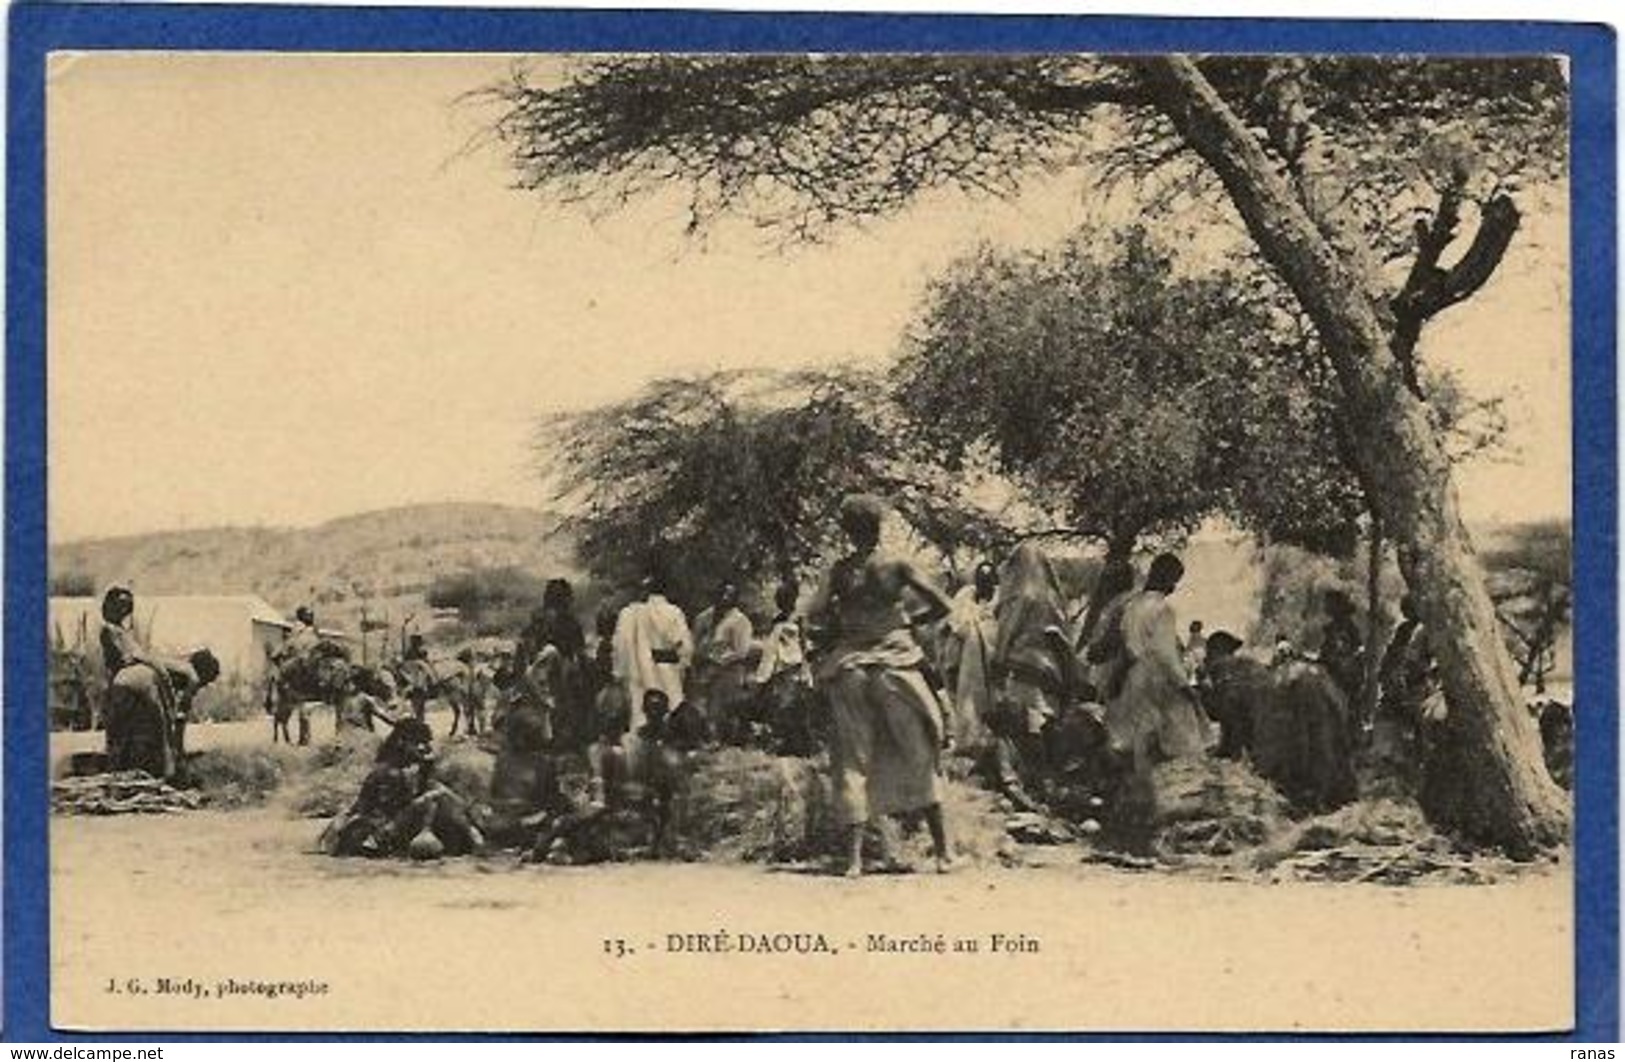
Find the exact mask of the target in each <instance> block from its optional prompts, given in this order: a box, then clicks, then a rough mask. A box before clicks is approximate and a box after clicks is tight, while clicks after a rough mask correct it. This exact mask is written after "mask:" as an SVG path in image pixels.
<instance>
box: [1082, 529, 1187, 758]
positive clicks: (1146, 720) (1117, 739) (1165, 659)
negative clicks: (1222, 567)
mask: <svg viewBox="0 0 1625 1062" xmlns="http://www.w3.org/2000/svg"><path fill="white" fill-rule="evenodd" d="M1184 574H1185V565H1184V564H1183V563H1182V562H1181V561H1180V559H1179V558H1178V557H1176V556H1174V555H1173V554H1172V553H1163V554H1160V555H1159V556H1157V558H1156V559H1155V560H1153V561H1152V562H1151V568H1150V570H1149V571H1148V572H1147V573H1146V577H1145V588H1144V589H1143V590H1141V591H1139V592H1138V593H1136V594H1134V595H1133V596H1131V597H1130V598H1128V600H1127V601H1126V602H1124V604H1123V607H1122V614H1121V618H1120V619H1119V620H1118V624H1119V626H1120V627H1121V631H1122V649H1121V652H1122V658H1121V662H1122V670H1121V680H1120V689H1119V690H1118V691H1117V692H1116V694H1115V695H1113V696H1111V697H1110V699H1109V700H1108V702H1107V706H1106V730H1107V733H1108V734H1109V735H1110V739H1111V743H1112V748H1113V749H1115V750H1117V751H1118V752H1120V753H1126V754H1129V755H1131V756H1132V758H1133V762H1134V768H1135V770H1136V771H1140V770H1147V769H1149V767H1150V765H1151V763H1152V762H1154V761H1155V760H1157V759H1185V758H1190V757H1196V756H1201V755H1202V754H1203V752H1204V751H1205V750H1206V747H1207V734H1206V729H1205V727H1204V725H1203V723H1202V720H1201V717H1200V716H1199V714H1198V712H1197V705H1196V699H1195V696H1194V695H1193V694H1192V691H1191V688H1190V684H1189V681H1188V677H1187V675H1186V673H1185V661H1184V658H1183V656H1182V654H1181V653H1180V649H1179V625H1178V621H1177V620H1176V618H1175V616H1174V609H1173V606H1172V605H1170V604H1169V603H1168V596H1169V595H1170V594H1172V593H1173V592H1174V590H1175V588H1176V587H1178V586H1179V580H1180V579H1181V578H1183V577H1184Z"/></svg>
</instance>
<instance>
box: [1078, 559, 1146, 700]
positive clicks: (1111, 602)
mask: <svg viewBox="0 0 1625 1062" xmlns="http://www.w3.org/2000/svg"><path fill="white" fill-rule="evenodd" d="M1134 580H1135V574H1134V566H1133V565H1132V564H1130V563H1129V562H1128V561H1126V560H1118V559H1112V560H1108V561H1107V562H1106V565H1105V567H1104V568H1102V569H1101V572H1100V577H1099V579H1098V580H1097V581H1096V582H1095V590H1094V593H1093V594H1092V595H1091V599H1090V603H1089V616H1088V618H1087V619H1086V620H1085V621H1084V626H1083V633H1082V634H1081V635H1079V638H1078V642H1079V646H1078V647H1079V649H1080V650H1081V651H1082V652H1083V654H1084V659H1085V660H1086V661H1087V662H1088V665H1089V684H1090V685H1091V686H1092V687H1094V690H1095V695H1096V697H1098V698H1099V699H1100V700H1102V701H1110V700H1111V699H1112V697H1114V696H1116V694H1117V692H1118V690H1119V689H1120V688H1121V687H1122V684H1123V676H1124V673H1125V671H1126V667H1127V659H1126V658H1125V656H1124V654H1123V608H1124V606H1125V605H1127V604H1128V602H1129V598H1131V597H1133V596H1134Z"/></svg>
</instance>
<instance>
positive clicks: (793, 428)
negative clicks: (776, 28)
mask: <svg viewBox="0 0 1625 1062" xmlns="http://www.w3.org/2000/svg"><path fill="white" fill-rule="evenodd" d="M1572 75H1573V71H1572V69H1571V63H1570V62H1569V60H1568V59H1566V58H1565V57H1563V56H1561V55H1543V54H1505V55H1501V54H1496V55H1489V54H1476V55H1474V54H1463V55H1422V54H1418V55H1405V56H1402V55H1391V54H1390V55H1376V54H1347V53H1345V54H1330V53H1321V52H1307V51H1306V52H1302V53H1298V54H1287V53H1282V52H1279V51H1276V52H1272V53H1270V54H1263V53H1259V54H1247V53H1241V52H1237V53H1223V52H1221V53H1217V54H1208V53H1204V54H1186V53H1167V54H1160V53H1145V52H1142V53H1135V54H1114V53H1111V52H1101V53H1092V52H1074V51H1044V52H1039V51H1025V52H1010V51H1002V52H995V51H988V52H971V51H966V52H963V53H944V52H941V51H933V52H929V53H928V52H923V51H894V52H891V53H886V54H881V53H869V54H864V53H861V52H799V51H798V52H786V51H765V50H762V49H755V50H752V51H747V52H739V51H733V52H732V53H729V54H723V53H721V52H699V51H695V52H681V51H679V52H658V53H657V52H649V51H632V50H621V51H595V52H591V53H589V52H585V51H583V52H571V53H540V52H535V53H529V52H527V53H505V54H496V53H489V54H487V53H478V54H476V53H464V54H452V53H435V52H405V51H399V52H375V53H371V54H363V53H360V52H332V53H314V52H303V53H296V52H274V51H230V52H226V51H219V52H208V51H167V50H140V51H136V50H131V51H116V50H99V51H56V52H53V53H52V54H50V55H49V56H48V59H47V62H46V65H45V89H44V91H45V99H44V116H45V127H44V129H45V144H46V146H47V150H46V151H45V155H44V165H45V171H44V177H45V180H44V191H45V221H46V228H45V234H44V239H45V247H46V259H45V261H46V266H45V298H46V315H45V329H46V331H45V344H46V346H45V365H44V369H45V382H44V402H45V405H44V416H45V422H46V436H45V438H46V443H45V445H46V469H45V477H46V488H47V490H46V498H45V506H46V518H47V527H46V532H47V535H48V561H47V572H46V573H45V574H46V576H47V577H48V582H49V588H48V608H47V609H44V610H42V612H43V613H44V615H45V620H46V623H47V625H48V631H47V641H48V646H49V652H48V656H49V660H48V690H49V697H48V703H47V704H43V705H38V706H37V708H36V706H33V705H29V706H19V705H17V704H15V703H13V704H11V705H9V708H10V710H11V711H12V712H14V713H15V712H17V711H19V710H23V709H24V708H26V709H29V710H38V711H40V712H44V713H48V728H49V736H48V754H49V825H48V849H49V852H48V880H49V926H48V935H49V956H50V978H49V993H50V1021H51V1023H52V1025H53V1026H54V1027H56V1028H58V1029H62V1030H70V1031H108V1030H126V1031H140V1030H170V1031H195V1032H209V1031H213V1032H230V1031H259V1032H273V1033H274V1032H360V1031H396V1032H458V1031H466V1032H490V1033H495V1032H515V1033H550V1032H551V1033H560V1032H579V1033H590V1034H603V1033H617V1032H632V1033H638V1032H699V1033H723V1032H775V1031H777V1032H794V1031H817V1030H823V1031H831V1030H845V1031H851V1032H858V1033H861V1032H888V1031H890V1032H899V1031H926V1032H929V1031H939V1032H948V1031H959V1032H967V1033H974V1032H1015V1031H1029V1032H1033V1031H1036V1032H1043V1031H1056V1032H1107V1031H1115V1032H1154V1031H1159V1030H1160V1031H1182V1032H1206V1033H1238V1032H1239V1033H1262V1032H1298V1033H1303V1032H1342V1033H1347V1032H1399V1033H1420V1032H1467V1033H1480V1034H1511V1033H1540V1032H1561V1031H1563V1030H1567V1029H1571V1028H1573V1027H1574V1025H1575V1021H1576V995H1577V990H1580V989H1577V984H1576V976H1575V954H1576V943H1577V942H1576V924H1577V923H1576V908H1575V863H1576V849H1575V844H1574V824H1575V818H1576V810H1577V809H1576V799H1575V792H1576V787H1575V773H1576V772H1575V763H1576V740H1575V734H1576V725H1575V720H1576V716H1577V714H1580V713H1585V712H1599V711H1612V710H1613V707H1612V705H1609V704H1587V705H1579V704H1577V703H1576V697H1575V689H1576V670H1577V663H1576V655H1577V654H1576V637H1575V634H1576V632H1575V618H1576V614H1577V611H1578V610H1577V608H1576V595H1577V594H1580V595H1585V594H1587V593H1591V592H1602V593H1608V594H1611V593H1612V590H1611V588H1592V587H1577V586H1576V577H1575V562H1574V550H1575V535H1574V516H1573V514H1574V511H1575V492H1576V490H1584V489H1585V488H1584V486H1583V485H1577V483H1576V476H1575V471H1574V438H1575V436H1574V416H1573V412H1574V411H1573V406H1572V403H1571V385H1572V384H1573V382H1574V375H1573V371H1572V369H1573V360H1572V358H1571V338H1572V337H1571V323H1570V322H1571V296H1572V285H1571V280H1572V277H1573V272H1574V271H1573V268H1572V266H1571V257H1572V255H1571V244H1570V236H1571V211H1570V202H1571V189H1570V176H1571V153H1572V146H1571V103H1572V99H1571V79H1572ZM9 655H10V654H9V653H8V657H9ZM1580 666H1581V667H1584V666H1585V661H1584V659H1583V654H1582V660H1581V663H1580ZM1582 685H1584V684H1583V683H1582ZM9 722H10V721H9V720H8V723H9ZM1582 729H1583V728H1582ZM1582 759H1583V757H1582ZM17 783H18V779H17V778H16V777H13V778H12V779H11V784H13V785H15V784H17ZM41 784H43V783H41Z"/></svg>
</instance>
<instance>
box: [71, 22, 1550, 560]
mask: <svg viewBox="0 0 1625 1062" xmlns="http://www.w3.org/2000/svg"><path fill="white" fill-rule="evenodd" d="M508 63H509V60H508V59H505V58H501V57H489V56H487V57H458V56H413V57H398V56H396V57H377V56H367V57H363V56H332V57H309V56H302V57H280V56H270V55H235V56H197V55H193V56H182V57H174V56H159V55H134V54H132V55H118V54H98V55H92V56H58V57H56V61H55V63H54V64H53V68H52V70H53V73H52V77H51V87H50V95H49V100H48V107H49V111H48V113H49V127H48V141H47V153H48V165H49V212H50V239H49V249H48V254H49V268H50V274H49V288H50V295H49V300H50V301H49V311H48V312H49V343H50V352H49V357H50V365H49V369H50V384H49V410H48V416H49V424H50V483H49V487H50V519H51V534H52V537H53V538H54V539H67V538H77V537H83V536H88V535H109V534H120V533H130V532H140V531H148V530H155V529H160V528H173V527H200V526H212V525H219V524H307V523H313V522H317V521H320V520H324V519H328V518H330V517H334V516H339V515H343V514H346V513H351V512H357V511H361V510H366V509H373V508H378V507H383V506H390V505H399V504H404V503H410V502H427V501H444V500H452V499H457V500H488V501H503V502H513V503H520V504H543V503H545V500H546V499H545V498H544V497H543V496H542V493H541V491H540V489H539V487H538V486H537V484H536V480H535V477H534V475H533V474H532V473H531V471H530V470H529V460H530V458H529V453H528V449H527V443H528V438H529V435H530V432H531V428H532V425H533V424H534V422H535V420H536V418H537V416H538V414H540V413H542V412H545V411H549V410H556V409H564V408H575V407H581V406H586V405H592V404H595V403H598V402H602V401H605V400H609V399H614V398H618V397H622V396H623V395H625V394H626V393H628V392H629V391H630V390H631V389H633V388H635V387H636V386H637V384H638V383H639V382H640V381H642V380H644V379H647V378H648V377H649V376H651V375H655V374H667V373H681V372H689V371H696V370H708V369H715V368H722V367H729V366H741V365H753V366H793V365H801V364H809V363H817V362H831V361H840V360H850V359H873V358H881V357H886V356H888V355H889V354H890V353H891V352H892V351H893V350H894V349H895V346H896V342H897V337H898V335H899V333H900V332H901V330H902V329H903V327H904V326H905V325H906V323H907V321H908V320H909V317H910V315H911V313H912V311H913V309H914V308H915V306H916V305H917V302H918V299H919V297H920V294H921V290H922V287H923V284H924V283H925V281H926V279H927V278H928V277H929V275H930V274H931V273H932V272H934V271H936V270H938V269H940V268H941V267H942V266H943V265H944V264H946V263H947V262H948V261H950V260H951V259H952V258H953V257H955V256H956V255H957V254H959V253H962V252H963V251H965V250H967V249H968V248H969V247H970V246H971V245H973V244H974V243H975V242H976V241H978V240H980V239H984V238H986V239H993V240H997V241H1000V242H1007V243H1047V242H1051V241H1053V240H1055V239H1058V238H1060V237H1061V236H1063V235H1064V234H1065V233H1066V232H1067V231H1068V230H1069V229H1070V228H1072V227H1074V226H1076V225H1077V224H1078V223H1079V222H1081V221H1083V220H1084V219H1085V218H1086V217H1087V216H1089V213H1090V205H1089V203H1088V202H1087V200H1086V199H1085V197H1084V192H1083V190H1082V189H1081V188H1080V186H1079V182H1077V181H1076V180H1072V181H1067V180H1052V181H1044V182H1035V183H1034V185H1033V187H1032V190H1031V191H1030V192H1029V193H1028V194H1026V195H1024V196H1023V197H1022V198H1021V199H1019V200H1017V201H1016V202H1013V203H985V202H975V201H967V200H964V199H962V198H958V197H954V196H940V197H934V198H931V199H929V200H927V201H925V202H923V203H922V204H920V205H919V206H918V207H917V208H915V209H913V210H911V211H910V212H909V213H908V214H905V215H903V216H902V217H900V218H898V219H896V220H893V221H887V222H883V223H877V224H875V225H873V226H871V227H870V228H869V229H867V230H866V231H863V232H853V231H846V232H842V233H838V234H837V235H836V238H835V239H834V241H833V242H832V243H831V244H830V245H828V246H824V247H818V248H812V249H806V250H799V251H796V252H793V253H791V254H787V255H782V254H776V253H774V252H773V251H772V250H771V248H770V247H769V246H768V245H766V244H765V243H764V242H763V241H762V240H761V239H760V238H759V237H758V236H757V235H756V234H755V233H753V232H752V231H751V229H750V228H749V227H748V226H747V225H744V224H739V225H729V226H727V227H725V228H723V229H720V230H718V231H716V232H715V233H713V234H712V235H711V236H710V238H709V239H708V241H707V242H706V244H705V245H704V246H703V247H697V246H695V245H693V244H692V243H690V242H687V241H685V239H684V237H683V234H682V223H683V220H684V218H683V215H682V212H681V210H680V204H678V203H677V202H675V201H657V202H653V203H649V204H645V205H641V206H639V207H637V208H635V209H634V210H632V211H631V212H629V213H627V214H624V215H618V216H616V217H614V218H611V219H607V220H604V221H600V222H598V223H594V222H592V221H590V220H588V219H587V218H586V217H585V215H584V213H583V212H582V211H580V210H578V209H565V208H559V207H552V206H549V205H547V204H545V203H543V202H541V201H540V200H538V199H537V198H535V197H533V196H527V195H525V194H522V193H519V192H516V191H514V190H512V188H511V176H510V174H509V173H508V171H507V170H506V168H505V164H504V162H503V159H502V157H501V155H500V153H499V152H498V151H495V150H478V151H474V152H472V153H465V152H462V150H461V149H462V148H463V146H464V145H465V144H466V142H467V141H468V139H469V138H470V137H471V136H472V135H473V134H474V133H476V132H477V131H478V129H479V128H480V123H481V119H482V117H483V116H484V115H485V114H488V112H482V111H480V110H479V109H477V108H473V107H470V106H467V105H457V104H456V102H455V101H456V100H457V98H458V96H459V95H460V94H461V93H464V92H466V91H468V90H470V89H474V88H477V87H479V86H481V85H483V84H486V83H489V82H491V81H492V80H494V79H496V78H499V77H500V76H501V75H502V73H503V72H504V70H505V69H506V68H507V65H508ZM1567 254H1568V244H1567V216H1566V213H1553V214H1548V215H1545V216H1542V217H1534V218H1529V219H1526V223H1525V226H1524V229H1523V230H1522V231H1521V232H1520V234H1519V236H1518V240H1517V242H1516V243H1515V244H1514V249H1513V251H1512V253H1511V254H1510V255H1509V258H1508V261H1507V262H1506V263H1505V264H1504V265H1503V268H1502V270H1501V271H1500V273H1499V274H1498V275H1497V277H1496V278H1495V280H1494V281H1493V282H1492V284H1491V285H1490V287H1489V288H1487V289H1486V290H1485V291H1484V292H1483V293H1481V295H1480V296H1479V297H1478V298H1475V299H1474V300H1472V301H1470V302H1469V303H1468V304H1466V305H1465V306H1463V307H1461V308H1459V309H1457V310H1454V311H1451V313H1450V314H1449V315H1448V316H1447V317H1445V318H1443V319H1441V320H1440V321H1439V322H1438V323H1437V324H1436V326H1435V327H1434V329H1433V330H1432V331H1431V332H1430V333H1429V335H1428V336H1427V338H1426V341H1425V344H1424V346H1425V349H1426V350H1427V351H1429V352H1430V356H1431V357H1433V358H1434V359H1435V360H1437V361H1441V362H1448V363H1449V364H1452V365H1456V366H1458V367H1459V368H1460V369H1461V370H1462V372H1463V373H1464V374H1465V376H1466V378H1467V379H1468V381H1469V383H1470V384H1471V385H1473V386H1475V387H1477V388H1480V389H1489V390H1493V391H1496V392H1499V393H1502V394H1506V395H1507V396H1508V397H1509V399H1510V400H1511V411H1512V414H1513V417H1514V421H1513V432H1512V435H1513V440H1514V442H1515V443H1516V444H1517V446H1518V451H1519V452H1518V455H1517V459H1516V460H1515V461H1504V462H1500V463H1496V464H1490V465H1481V466H1478V467H1476V468H1474V469H1471V470H1469V471H1468V472H1466V473H1465V474H1463V475H1462V477H1461V479H1460V483H1461V487H1462V491H1463V496H1464V502H1465V504H1466V507H1467V510H1468V514H1469V516H1470V517H1472V518H1475V519H1521V518H1528V517H1533V516H1544V515H1551V514H1555V513H1559V512H1564V511H1566V510H1567V508H1568V504H1569V490H1570V485H1569V483H1570V474H1569V468H1570V463H1569V441H1568V440H1569V430H1568V425H1569V412H1568V411H1569V403H1568V322H1567V299H1568V287H1567V266H1566V263H1567Z"/></svg>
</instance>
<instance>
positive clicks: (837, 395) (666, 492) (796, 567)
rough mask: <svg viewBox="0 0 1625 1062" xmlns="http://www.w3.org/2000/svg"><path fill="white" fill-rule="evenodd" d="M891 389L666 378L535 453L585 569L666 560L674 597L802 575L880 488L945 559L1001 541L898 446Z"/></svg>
mask: <svg viewBox="0 0 1625 1062" xmlns="http://www.w3.org/2000/svg"><path fill="white" fill-rule="evenodd" d="M880 384H881V381H880V380H879V379H877V378H875V377H873V376H871V375H870V374H866V373H862V372H859V371H856V370H835V371H822V372H821V371H802V372H791V373H777V372H744V371H734V372H723V373H712V374H709V375H705V376H699V377H691V378H673V379H662V380H656V381H653V382H651V383H650V384H648V385H647V386H646V387H645V388H644V389H643V390H642V391H641V392H639V393H638V394H637V395H635V396H634V397H632V398H630V399H628V400H626V401H623V402H618V403H613V404H610V405H606V406H602V407H599V408H596V409H591V410H586V411H581V412H571V413H563V414H559V415H556V416H553V417H550V418H548V419H547V420H545V421H544V422H543V424H542V425H541V430H540V432H539V433H538V437H537V440H536V452H537V455H538V457H539V458H540V459H541V460H542V462H543V463H544V465H545V466H546V471H547V472H548V473H549V474H550V478H551V479H552V481H553V485H554V489H555V491H556V492H557V494H558V495H559V497H560V498H561V499H568V500H571V501H573V502H574V503H575V504H574V505H572V508H575V509H577V511H578V515H577V516H575V517H573V518H572V520H571V521H570V523H571V528H572V530H573V531H574V532H575V533H576V535H577V536H578V541H579V546H578V550H579V553H580V556H581V558H582V560H583V562H584V563H585V564H586V565H587V567H588V569H589V570H590V571H591V572H592V573H593V574H594V575H596V576H598V577H600V578H603V579H607V580H610V581H612V582H624V581H628V580H630V579H632V578H635V577H636V576H637V575H638V574H641V572H642V571H643V570H644V568H645V566H646V565H647V564H648V563H649V561H650V560H651V558H653V557H656V556H667V557H669V558H671V559H673V560H679V559H680V561H681V563H680V564H675V563H674V564H672V565H671V568H672V570H671V572H670V574H671V577H672V580H673V584H674V585H673V588H672V589H673V592H674V594H675V595H676V597H677V599H678V600H682V601H687V602H689V603H697V602H700V601H704V600H707V599H708V597H709V594H710V592H711V591H712V590H713V589H714V588H715V586H716V584H717V582H718V581H719V580H721V579H724V578H730V579H734V580H739V581H759V580H768V579H793V578H795V577H797V576H798V575H799V574H801V573H803V572H804V571H805V570H806V569H807V568H808V567H809V566H810V565H811V564H812V562H814V561H815V560H816V559H817V558H818V557H819V556H821V555H822V554H823V553H824V552H826V551H827V550H828V549H829V548H830V545H831V543H832V542H833V541H834V539H835V538H836V535H837V514H838V512H839V508H840V501H841V498H842V497H843V496H844V495H846V494H847V493H850V492H852V491H859V490H883V491H886V492H887V493H889V494H892V495H893V496H895V497H897V498H899V499H900V503H899V509H900V510H901V513H902V515H903V517H904V519H905V520H906V521H907V522H908V523H909V525H910V526H911V527H912V528H914V529H915V530H916V532H918V533H919V534H920V535H921V537H922V538H924V539H925V540H926V541H928V542H931V543H933V544H935V545H937V546H938V547H939V548H941V549H943V550H944V551H951V550H952V548H953V547H954V546H955V545H958V544H959V543H960V542H963V541H975V540H977V539H978V538H979V537H985V536H987V535H989V534H992V533H996V528H995V527H994V526H992V525H991V524H990V523H988V521H989V520H990V518H989V517H987V516H985V515H983V514H981V513H980V512H979V511H978V510H977V509H976V508H975V507H974V506H968V505H965V504H962V500H961V499H959V498H958V497H957V496H956V495H955V492H953V491H952V490H951V489H947V487H948V485H947V484H946V483H945V482H943V481H941V478H940V476H935V475H933V470H932V469H930V468H929V467H928V466H926V465H925V464H923V463H922V462H920V461H919V460H918V459H914V458H911V457H910V455H909V454H908V453H907V452H906V451H905V449H904V447H903V446H902V445H901V444H900V442H899V433H898V431H897V427H896V417H895V415H894V414H893V412H892V410H891V408H890V406H889V404H888V403H887V402H886V401H885V396H884V394H883V392H882V390H881V387H880Z"/></svg>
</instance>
